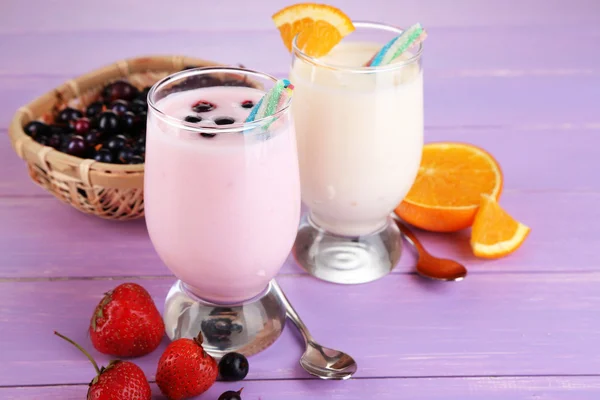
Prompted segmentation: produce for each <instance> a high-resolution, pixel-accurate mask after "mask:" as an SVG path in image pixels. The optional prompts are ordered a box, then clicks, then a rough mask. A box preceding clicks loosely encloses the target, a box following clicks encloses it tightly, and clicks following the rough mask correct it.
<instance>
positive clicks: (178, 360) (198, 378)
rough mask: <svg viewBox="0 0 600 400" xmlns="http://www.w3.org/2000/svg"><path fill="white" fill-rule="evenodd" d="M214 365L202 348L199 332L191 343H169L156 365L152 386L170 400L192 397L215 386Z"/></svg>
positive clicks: (216, 370)
mask: <svg viewBox="0 0 600 400" xmlns="http://www.w3.org/2000/svg"><path fill="white" fill-rule="evenodd" d="M218 374H219V368H218V367H217V362H216V361H215V359H214V358H212V357H211V356H210V355H209V354H208V353H206V352H205V351H204V349H203V348H202V332H200V333H199V334H198V337H197V338H195V339H185V338H182V339H177V340H175V341H173V342H171V343H170V344H169V345H168V346H167V348H166V349H165V352H164V353H163V355H162V356H161V357H160V360H159V361H158V369H157V370H156V384H157V385H158V387H159V388H160V391H161V392H162V393H163V394H164V395H165V396H167V397H168V398H169V399H170V400H181V399H187V398H189V397H194V396H197V395H199V394H202V393H204V392H206V391H207V390H208V388H209V387H211V386H212V384H213V383H215V380H216V379H217V375H218Z"/></svg>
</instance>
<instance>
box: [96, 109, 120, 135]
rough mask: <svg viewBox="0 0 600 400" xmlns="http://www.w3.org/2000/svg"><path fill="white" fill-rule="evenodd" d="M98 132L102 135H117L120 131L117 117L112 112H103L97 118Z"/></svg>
mask: <svg viewBox="0 0 600 400" xmlns="http://www.w3.org/2000/svg"><path fill="white" fill-rule="evenodd" d="M98 130H99V131H100V132H103V133H108V134H111V133H118V132H119V130H120V121H119V116H118V115H117V114H116V113H115V112H113V111H104V112H103V113H102V114H100V117H99V118H98Z"/></svg>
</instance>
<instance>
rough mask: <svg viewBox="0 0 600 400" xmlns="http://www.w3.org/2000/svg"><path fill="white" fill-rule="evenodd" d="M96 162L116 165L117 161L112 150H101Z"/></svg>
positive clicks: (96, 156)
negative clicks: (115, 161)
mask: <svg viewBox="0 0 600 400" xmlns="http://www.w3.org/2000/svg"><path fill="white" fill-rule="evenodd" d="M94 160H96V161H98V162H103V163H109V164H112V163H114V160H115V159H114V157H113V153H112V152H111V151H110V150H108V149H100V150H98V151H97V152H96V155H95V156H94Z"/></svg>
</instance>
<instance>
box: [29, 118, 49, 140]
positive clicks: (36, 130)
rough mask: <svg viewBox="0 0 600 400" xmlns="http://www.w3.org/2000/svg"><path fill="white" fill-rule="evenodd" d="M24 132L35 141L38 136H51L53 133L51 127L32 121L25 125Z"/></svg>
mask: <svg viewBox="0 0 600 400" xmlns="http://www.w3.org/2000/svg"><path fill="white" fill-rule="evenodd" d="M23 130H24V131H25V133H26V134H27V135H29V136H31V137H32V138H34V139H35V138H36V137H38V136H49V135H50V134H51V133H52V131H51V129H50V127H49V126H48V125H46V124H45V123H43V122H41V121H31V122H30V123H28V124H27V125H25V127H24V128H23Z"/></svg>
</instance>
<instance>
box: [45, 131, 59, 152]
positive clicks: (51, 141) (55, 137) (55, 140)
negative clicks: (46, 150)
mask: <svg viewBox="0 0 600 400" xmlns="http://www.w3.org/2000/svg"><path fill="white" fill-rule="evenodd" d="M61 143H62V136H61V135H60V134H59V133H53V134H51V135H50V136H49V137H48V146H50V147H54V148H55V149H57V150H58V149H60V144H61Z"/></svg>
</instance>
